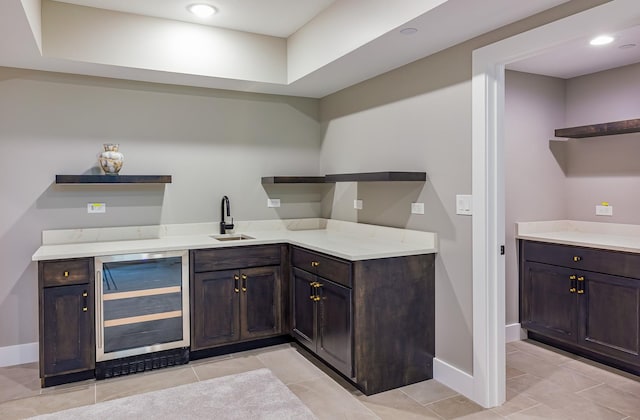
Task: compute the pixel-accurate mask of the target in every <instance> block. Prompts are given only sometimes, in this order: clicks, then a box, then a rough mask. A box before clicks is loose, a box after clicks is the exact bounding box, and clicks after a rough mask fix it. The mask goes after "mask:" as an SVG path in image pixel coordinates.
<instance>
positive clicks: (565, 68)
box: [507, 26, 640, 79]
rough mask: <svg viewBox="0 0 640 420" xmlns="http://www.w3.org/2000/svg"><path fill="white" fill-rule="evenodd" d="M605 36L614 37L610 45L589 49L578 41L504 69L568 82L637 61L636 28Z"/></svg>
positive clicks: (638, 41)
mask: <svg viewBox="0 0 640 420" xmlns="http://www.w3.org/2000/svg"><path fill="white" fill-rule="evenodd" d="M606 34H608V35H612V36H613V37H614V41H613V42H612V43H611V44H608V45H600V46H593V45H590V44H589V41H590V38H578V39H574V40H572V41H571V42H567V43H564V44H561V45H558V46H556V47H553V48H550V49H549V50H547V51H544V52H542V53H540V54H537V55H535V56H534V57H530V58H527V59H524V60H520V61H518V62H515V63H511V64H509V65H507V68H508V69H510V70H517V71H523V72H527V73H534V74H542V75H545V76H552V77H559V78H562V79H570V78H572V77H577V76H583V75H585V74H591V73H595V72H599V71H604V70H609V69H612V68H616V67H622V66H626V65H629V64H635V63H639V62H640V26H631V27H629V28H625V29H622V30H618V31H612V32H606ZM593 35H594V36H597V35H601V34H600V33H594V34H593Z"/></svg>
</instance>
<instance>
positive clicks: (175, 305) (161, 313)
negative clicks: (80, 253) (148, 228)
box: [95, 251, 189, 376]
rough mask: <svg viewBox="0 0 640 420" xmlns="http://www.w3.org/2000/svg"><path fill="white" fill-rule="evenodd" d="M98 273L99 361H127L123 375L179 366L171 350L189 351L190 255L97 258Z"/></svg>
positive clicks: (173, 253)
mask: <svg viewBox="0 0 640 420" xmlns="http://www.w3.org/2000/svg"><path fill="white" fill-rule="evenodd" d="M95 270H96V294H95V296H96V362H98V363H99V362H105V361H114V360H118V359H120V360H128V361H129V362H127V363H129V364H128V365H127V368H126V369H127V372H123V373H122V374H124V373H132V372H129V370H131V369H133V370H148V369H151V368H156V365H158V364H162V363H164V364H165V365H166V364H167V361H166V360H167V357H169V359H170V360H171V361H170V362H169V363H168V364H170V365H171V364H178V363H179V362H177V361H176V360H174V359H175V358H174V356H171V355H169V356H167V353H171V352H167V350H170V349H183V350H184V352H187V350H186V348H188V347H189V262H188V253H187V251H168V252H158V253H143V254H127V255H111V256H104V257H96V258H95ZM149 354H160V355H162V357H163V359H162V360H163V362H162V363H161V362H160V361H156V360H154V359H153V357H152V356H149ZM187 354H188V353H187ZM140 355H147V356H142V357H141V356H140ZM182 362H185V361H182ZM145 363H146V364H147V365H148V368H147V369H145V366H144V365H145ZM185 363H186V362H185ZM120 365H121V364H119V365H118V366H120ZM129 365H131V366H133V367H130V366H129ZM158 367H159V366H158ZM162 367H163V366H162ZM109 369H111V368H109ZM109 369H107V371H108V372H112V370H109ZM119 369H121V368H119ZM106 376H117V375H116V374H113V375H110V374H107V375H106Z"/></svg>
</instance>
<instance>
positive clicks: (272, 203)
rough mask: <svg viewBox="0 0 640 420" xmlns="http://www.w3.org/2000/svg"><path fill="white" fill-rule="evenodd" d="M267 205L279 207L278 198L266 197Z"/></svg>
mask: <svg viewBox="0 0 640 420" xmlns="http://www.w3.org/2000/svg"><path fill="white" fill-rule="evenodd" d="M267 207H280V199H279V198H267Z"/></svg>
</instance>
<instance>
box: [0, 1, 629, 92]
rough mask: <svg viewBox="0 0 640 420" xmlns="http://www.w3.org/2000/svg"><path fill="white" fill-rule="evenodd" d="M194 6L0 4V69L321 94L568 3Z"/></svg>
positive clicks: (525, 65) (526, 64)
mask: <svg viewBox="0 0 640 420" xmlns="http://www.w3.org/2000/svg"><path fill="white" fill-rule="evenodd" d="M194 1H195V0H135V1H132V0H62V1H53V0H2V2H0V66H6V67H17V68H26V69H37V70H47V71H57V72H64V73H73V74H85V75H93V76H102V77H111V78H118V79H127V80H139V81H149V82H159V83H170V84H176V85H186V86H198V87H208V88H222V89H232V90H239V91H249V92H258V93H274V94H284V95H295V96H307V97H316V98H319V97H323V96H326V95H328V94H330V93H333V92H335V91H338V90H340V89H343V88H345V87H348V86H351V85H353V84H356V83H359V82H361V81H364V80H366V79H369V78H371V77H374V76H376V75H379V74H382V73H384V72H387V71H389V70H392V69H394V68H397V67H400V66H402V65H405V64H408V63H410V62H412V61H415V60H417V59H420V58H422V57H425V56H428V55H431V54H433V53H435V52H438V51H441V50H443V49H445V48H448V47H451V46H453V45H456V44H458V43H460V42H463V41H465V40H468V39H470V38H473V37H475V36H478V35H481V34H483V33H486V32H489V31H491V30H493V29H497V28H499V27H501V26H504V25H507V24H509V23H512V22H515V21H517V20H520V19H524V18H526V17H528V16H531V15H533V14H535V13H538V12H541V11H543V10H546V9H548V8H551V7H554V6H557V5H559V4H562V3H565V2H566V1H567V0H536V1H535V2H514V1H513V0H483V1H482V2H479V1H477V0H420V1H416V0H397V1H394V2H393V3H392V5H393V7H390V5H391V3H390V2H388V1H387V0H269V1H265V0H202V2H205V3H209V4H211V5H213V6H215V7H216V8H217V9H218V13H216V14H215V15H213V16H212V17H211V20H209V21H203V20H199V19H197V18H195V17H192V16H191V15H190V14H189V13H188V12H187V9H186V8H187V6H188V5H189V4H192V3H193V2H194ZM285 16H286V17H285ZM406 28H415V29H417V31H414V33H412V34H409V35H407V34H403V33H401V30H402V29H406ZM629 36H631V35H629ZM634 36H635V35H634ZM620 39H621V40H622V39H627V35H626V34H625V36H624V37H623V38H620ZM629 39H630V38H629ZM571 48H573V49H575V48H576V47H575V46H573V47H571ZM630 50H631V49H630ZM633 50H634V51H635V49H633ZM576 51H577V50H576ZM626 52H629V51H626ZM553 53H555V54H559V56H560V57H566V55H563V54H566V52H564V53H562V52H559V50H558V51H555V52H553V51H548V52H547V54H553ZM552 61H553V62H558V61H563V60H558V59H547V58H544V57H543V58H541V59H539V60H537V61H536V60H534V59H528V60H525V61H523V62H521V63H518V64H514V65H513V66H518V67H517V69H518V70H521V71H532V69H534V68H535V69H537V70H536V72H542V73H543V74H547V73H545V72H549V71H551V70H548V69H545V68H544V64H545V63H546V64H547V65H548V64H550V63H551V62H552ZM564 61H571V63H578V60H577V59H572V60H564ZM616 62H617V61H616ZM589 65H591V64H589ZM536 66H537V67H536ZM580 66H582V67H584V68H587V67H588V65H587V64H581V65H580ZM510 68H511V66H510ZM514 68H515V67H514ZM528 69H529V70H528ZM554 71H555V70H554ZM563 71H567V70H563ZM571 71H578V70H575V69H574V70H571ZM560 77H562V76H560Z"/></svg>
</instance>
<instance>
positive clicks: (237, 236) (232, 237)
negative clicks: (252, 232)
mask: <svg viewBox="0 0 640 420" xmlns="http://www.w3.org/2000/svg"><path fill="white" fill-rule="evenodd" d="M211 237H212V238H213V239H215V240H216V241H242V240H245V239H255V238H254V237H253V236H249V235H243V234H241V233H229V234H227V233H225V234H222V235H211Z"/></svg>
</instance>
